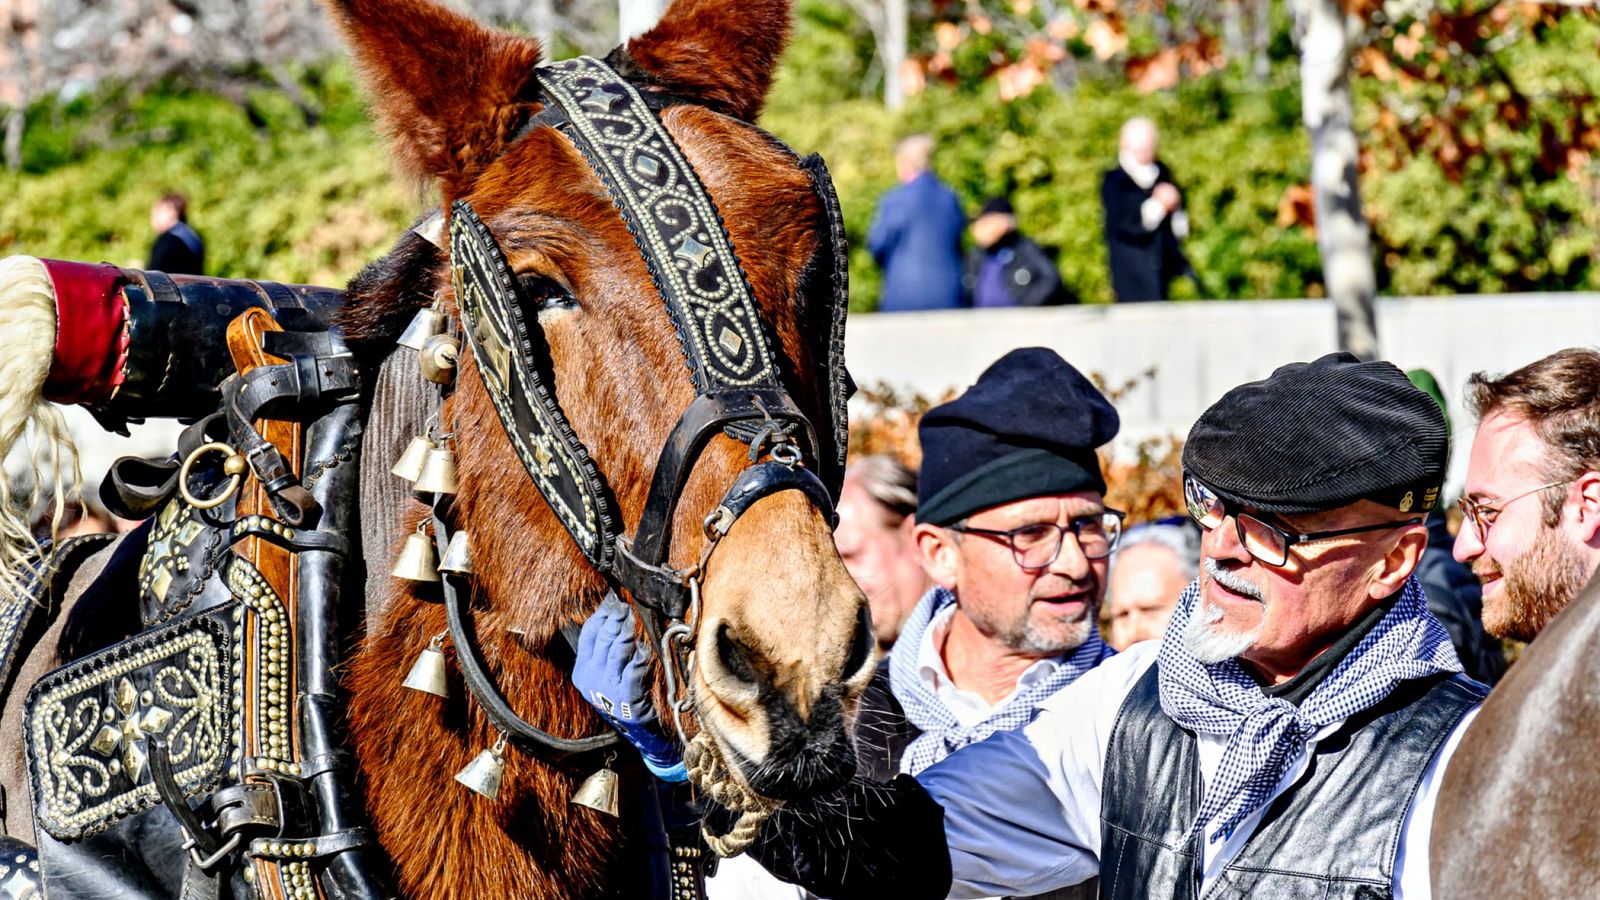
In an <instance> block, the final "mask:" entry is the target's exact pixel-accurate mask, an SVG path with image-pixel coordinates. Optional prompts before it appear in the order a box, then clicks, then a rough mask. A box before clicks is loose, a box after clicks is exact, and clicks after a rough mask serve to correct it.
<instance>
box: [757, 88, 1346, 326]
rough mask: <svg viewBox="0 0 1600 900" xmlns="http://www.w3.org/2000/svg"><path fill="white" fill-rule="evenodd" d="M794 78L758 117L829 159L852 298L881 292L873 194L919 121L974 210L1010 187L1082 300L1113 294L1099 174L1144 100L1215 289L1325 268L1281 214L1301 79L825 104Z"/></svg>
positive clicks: (1296, 136) (1277, 281)
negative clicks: (845, 233) (795, 94)
mask: <svg viewBox="0 0 1600 900" xmlns="http://www.w3.org/2000/svg"><path fill="white" fill-rule="evenodd" d="M794 84H795V82H794V81H781V80H780V82H779V85H778V88H777V91H776V93H775V96H774V97H773V100H772V102H771V103H770V104H769V106H768V111H767V114H766V116H765V117H764V119H763V124H764V125H766V126H767V128H769V129H770V130H772V131H773V132H775V133H776V134H778V135H779V136H781V137H783V138H784V139H785V140H788V141H789V142H790V143H792V144H793V145H794V146H796V147H797V148H800V149H802V150H816V151H817V152H820V153H821V154H822V155H823V156H824V157H825V158H826V159H827V160H828V164H829V166H830V167H831V169H832V170H833V176H834V180H835V181H836V182H837V184H838V187H839V193H840V196H841V198H842V201H843V204H844V211H845V222H846V226H847V228H848V230H849V233H850V238H851V242H852V246H854V247H855V248H856V249H855V251H854V253H853V254H852V265H851V271H850V275H851V279H852V285H853V287H854V296H855V299H854V305H855V306H856V307H857V308H860V309H870V308H872V306H873V304H874V303H875V298H876V296H877V293H878V273H877V271H876V269H875V267H874V266H873V265H872V262H871V259H870V257H869V256H868V255H867V253H866V251H865V249H864V248H865V243H866V233H867V229H868V227H869V226H870V224H871V220H872V211H873V208H874V206H875V204H876V202H877V198H878V197H879V196H880V195H882V193H883V192H884V191H886V190H888V189H890V188H891V187H893V186H894V183H895V178H894V161H893V154H894V144H895V142H896V141H897V140H898V139H899V138H901V137H904V136H905V135H907V134H911V133H914V132H918V131H923V132H927V133H929V134H931V135H933V137H934V139H935V140H936V141H937V142H938V144H939V148H940V150H939V153H938V156H937V157H936V160H935V169H936V171H937V172H938V173H939V175H940V177H942V178H943V179H944V180H945V181H946V182H947V183H948V184H950V186H951V187H953V188H954V189H955V190H956V192H957V193H958V194H959V195H960V196H961V198H962V200H963V201H964V203H965V204H966V206H967V207H968V209H969V210H975V209H976V207H977V206H978V205H979V204H980V203H982V202H983V199H984V198H986V197H988V196H991V195H994V194H998V193H1008V194H1010V195H1011V197H1012V201H1013V203H1014V204H1015V206H1016V208H1017V215H1018V218H1019V220H1020V222H1021V227H1022V230H1023V231H1024V232H1026V233H1028V234H1029V235H1031V236H1033V237H1034V238H1035V239H1036V240H1039V241H1040V242H1042V243H1044V244H1047V245H1050V246H1053V247H1056V248H1058V249H1059V250H1060V254H1061V256H1060V266H1061V271H1062V277H1063V280H1064V281H1065V282H1066V284H1067V286H1068V287H1070V288H1071V289H1072V290H1074V291H1075V292H1076V293H1077V294H1078V295H1079V296H1080V297H1082V298H1084V299H1085V300H1087V301H1093V302H1098V301H1109V300H1110V299H1111V287H1110V276H1109V272H1108V271H1107V268H1106V255H1105V244H1104V240H1103V237H1102V231H1101V208H1100V179H1101V176H1102V174H1103V173H1104V172H1105V171H1106V169H1108V168H1110V167H1111V166H1113V165H1115V164H1116V140H1117V131H1118V129H1119V128H1120V127H1121V125H1122V122H1123V121H1124V120H1125V119H1126V118H1128V117H1129V116H1132V115H1136V114H1141V115H1147V116H1149V117H1151V118H1152V119H1154V120H1155V121H1156V123H1157V124H1158V125H1159V126H1160V127H1161V130H1162V134H1163V136H1164V144H1163V147H1162V157H1163V158H1164V159H1165V160H1166V162H1167V164H1168V165H1169V166H1171V167H1172V169H1173V171H1174V174H1175V177H1176V178H1177V179H1178V181H1179V183H1180V184H1181V185H1182V186H1183V188H1184V189H1185V190H1186V191H1187V193H1188V208H1189V216H1190V220H1191V223H1192V224H1191V229H1192V231H1193V237H1192V238H1191V239H1190V241H1189V244H1188V253H1189V255H1190V258H1191V260H1192V261H1193V262H1194V265H1195V268H1196V269H1197V270H1198V271H1199V272H1200V273H1201V274H1202V277H1204V279H1205V280H1206V282H1207V285H1208V286H1209V288H1210V290H1211V292H1212V293H1213V294H1214V295H1215V296H1220V297H1296V296H1304V295H1305V294H1306V293H1307V290H1308V283H1309V282H1311V281H1314V280H1315V279H1316V278H1317V272H1318V269H1317V253H1316V244H1315V242H1314V240H1313V239H1312V238H1311V236H1310V235H1309V234H1308V233H1307V232H1306V231H1305V230H1304V229H1299V228H1290V229H1283V228H1279V227H1278V226H1277V225H1276V224H1275V221H1276V217H1277V208H1278V202H1279V200H1280V199H1281V197H1282V195H1283V192H1284V189H1285V188H1287V187H1288V186H1290V185H1292V184H1298V183H1304V182H1305V181H1306V180H1307V178H1308V171H1307V169H1308V165H1309V163H1308V159H1307V147H1306V139H1305V137H1304V133H1303V132H1302V131H1301V130H1300V129H1299V127H1298V116H1299V110H1298V98H1297V96H1296V95H1295V87H1294V86H1293V85H1279V86H1275V87H1271V88H1267V89H1252V90H1244V91H1234V90H1231V89H1229V90H1220V89H1218V87H1217V83H1216V82H1204V83H1200V84H1197V85H1189V86H1186V87H1184V88H1183V89H1181V90H1179V91H1177V92H1175V93H1171V94H1155V95H1141V94H1137V93H1135V92H1134V91H1132V90H1130V89H1126V88H1121V89H1119V88H1110V87H1106V86H1103V85H1098V84H1086V85H1083V86H1081V87H1080V88H1079V89H1078V90H1077V91H1075V92H1073V93H1072V94H1071V95H1064V94H1057V93H1054V92H1050V91H1039V92H1036V93H1035V94H1034V95H1033V96H1031V97H1028V98H1026V99H1024V100H1021V101H1017V102H1014V103H1010V104H1005V103H1001V102H1000V101H999V99H998V97H996V96H990V95H982V96H974V95H963V94H960V93H957V92H954V91H950V90H947V89H938V90H935V91H932V92H929V93H926V94H923V95H921V96H919V97H916V98H913V100H912V101H911V102H910V103H909V104H908V105H907V108H906V109H905V110H904V111H903V112H902V113H901V114H900V115H899V116H897V117H889V116H886V115H885V114H884V112H883V109H882V108H881V107H880V106H879V105H878V104H877V103H876V102H874V101H871V100H854V101H846V102H834V103H832V104H829V105H828V106H827V107H826V111H825V112H823V113H821V114H819V112H818V110H817V109H816V108H815V107H814V106H813V105H812V104H811V103H810V102H809V101H805V100H802V99H795V98H791V97H790V95H789V90H790V89H791V86H792V85H794ZM1180 290H1186V288H1183V287H1182V286H1180Z"/></svg>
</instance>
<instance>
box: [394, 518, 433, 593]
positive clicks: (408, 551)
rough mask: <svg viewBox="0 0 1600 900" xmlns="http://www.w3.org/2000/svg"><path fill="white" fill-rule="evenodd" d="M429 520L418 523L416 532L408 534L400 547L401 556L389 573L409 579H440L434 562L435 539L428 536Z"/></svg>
mask: <svg viewBox="0 0 1600 900" xmlns="http://www.w3.org/2000/svg"><path fill="white" fill-rule="evenodd" d="M427 527H428V522H427V520H426V519H424V520H423V521H421V522H418V523H417V530H416V532H415V533H413V534H410V535H407V536H406V543H405V546H403V547H401V548H400V558H399V559H397V560H395V563H394V568H393V569H391V570H389V574H390V575H393V576H394V577H396V578H404V579H407V580H409V581H438V580H439V570H438V569H437V568H436V567H435V566H434V564H433V539H432V538H430V537H428V535H427V531H426V529H427Z"/></svg>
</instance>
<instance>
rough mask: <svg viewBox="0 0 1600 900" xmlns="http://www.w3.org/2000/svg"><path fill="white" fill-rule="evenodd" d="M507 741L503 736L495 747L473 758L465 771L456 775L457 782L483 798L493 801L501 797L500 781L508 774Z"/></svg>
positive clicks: (496, 742) (495, 743)
mask: <svg viewBox="0 0 1600 900" xmlns="http://www.w3.org/2000/svg"><path fill="white" fill-rule="evenodd" d="M505 749H506V739H505V735H501V736H500V738H499V739H498V740H496V741H495V742H494V746H493V747H490V748H489V749H487V750H484V751H483V752H481V753H479V754H478V755H477V756H475V757H473V758H472V762H470V763H468V764H467V767H466V768H465V769H462V770H461V771H459V772H457V773H456V781H459V782H460V783H462V784H464V785H466V786H467V790H470V791H472V792H473V793H474V794H478V795H479V796H482V797H487V798H489V799H490V800H493V799H495V798H497V797H499V796H500V779H502V778H504V777H505V774H506V755H505Z"/></svg>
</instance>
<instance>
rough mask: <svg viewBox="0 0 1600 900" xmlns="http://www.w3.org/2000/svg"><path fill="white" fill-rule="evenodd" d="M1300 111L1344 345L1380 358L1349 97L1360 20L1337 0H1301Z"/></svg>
mask: <svg viewBox="0 0 1600 900" xmlns="http://www.w3.org/2000/svg"><path fill="white" fill-rule="evenodd" d="M1296 18H1297V19H1298V22H1297V25H1298V27H1297V29H1296V30H1297V32H1298V35H1299V39H1300V91H1301V115H1302V117H1303V119H1304V120H1305V123H1306V129H1307V130H1308V131H1310V133H1311V188H1312V192H1313V195H1314V197H1315V209H1316V217H1317V249H1318V251H1319V252H1320V253H1321V255H1322V279H1323V282H1324V283H1325V284H1326V285H1327V290H1328V299H1330V300H1332V301H1333V306H1334V309H1335V311H1336V313H1337V315H1338V330H1339V347H1340V349H1343V350H1348V351H1350V352H1351V353H1354V354H1355V355H1356V356H1359V357H1361V358H1362V359H1375V358H1377V355H1378V327H1377V321H1376V318H1375V316H1374V314H1373V296H1374V295H1375V294H1376V293H1377V278H1376V276H1375V275H1374V273H1373V269H1372V236H1371V233H1370V231H1369V230H1368V227H1367V220H1366V218H1365V217H1363V216H1362V214H1361V191H1360V189H1359V186H1358V184H1357V173H1358V171H1359V168H1360V154H1361V147H1360V145H1359V144H1358V143H1357V141H1356V132H1355V104H1354V101H1353V99H1352V98H1351V95H1350V53H1351V49H1352V48H1351V45H1352V43H1353V42H1354V41H1353V38H1354V36H1355V35H1356V34H1359V31H1357V28H1358V23H1356V22H1355V21H1353V20H1351V19H1349V18H1347V17H1346V16H1345V14H1344V12H1343V10H1342V9H1341V8H1340V4H1339V2H1338V0H1300V3H1299V9H1298V14H1297V17H1296Z"/></svg>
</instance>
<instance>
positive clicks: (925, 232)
mask: <svg viewBox="0 0 1600 900" xmlns="http://www.w3.org/2000/svg"><path fill="white" fill-rule="evenodd" d="M932 163H933V139H932V138H930V137H928V136H927V135H925V134H916V135H912V136H911V137H908V138H906V139H905V140H903V141H901V142H900V146H899V147H898V148H896V150H895V170H896V172H897V173H898V175H899V177H900V186H899V187H897V188H895V189H893V190H891V191H889V192H888V193H887V194H884V195H883V198H882V199H880V200H879V201H878V210H877V213H876V214H875V215H874V216H873V220H872V229H871V231H870V232H868V234H867V249H868V250H871V251H872V258H873V260H875V261H876V262H877V264H878V268H880V269H882V270H883V293H882V295H881V296H880V298H879V301H878V310H879V311H880V312H906V311H911V310H925V309H957V308H959V307H961V306H962V305H964V304H963V302H962V294H963V292H962V284H961V277H962V266H963V262H962V254H961V234H962V232H963V231H965V230H966V227H967V218H966V215H965V214H963V213H962V211H961V201H960V200H959V199H957V198H956V195H955V192H954V191H952V190H950V188H948V187H946V186H945V185H944V183H943V182H941V181H940V180H939V178H938V176H936V175H934V174H933V170H932Z"/></svg>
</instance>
